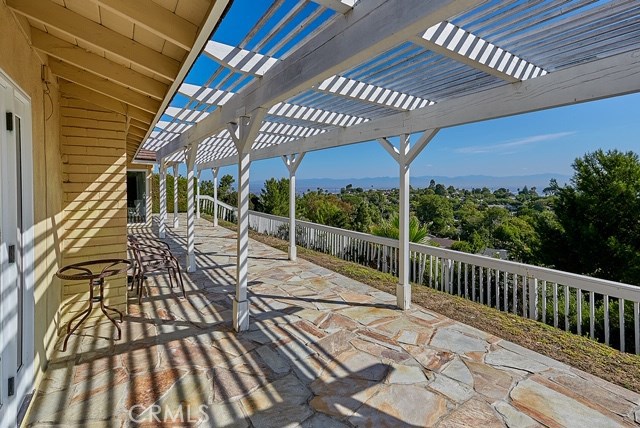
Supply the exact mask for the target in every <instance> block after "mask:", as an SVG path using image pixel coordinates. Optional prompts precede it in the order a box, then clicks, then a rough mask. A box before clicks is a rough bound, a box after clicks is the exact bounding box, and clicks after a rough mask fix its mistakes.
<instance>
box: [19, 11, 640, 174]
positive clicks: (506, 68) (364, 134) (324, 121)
mask: <svg viewBox="0 0 640 428" xmlns="http://www.w3.org/2000/svg"><path fill="white" fill-rule="evenodd" d="M14 1H15V0H14ZM267 3H268V4H269V7H268V8H267V9H266V11H265V12H264V14H263V15H262V16H261V18H260V19H258V21H257V22H256V23H255V25H253V26H251V27H247V28H245V29H243V31H244V34H242V35H241V36H242V37H241V38H240V39H239V40H238V43H237V44H235V45H229V44H227V43H225V42H224V37H222V36H221V35H220V34H218V31H216V32H214V34H213V37H212V38H211V40H209V41H208V42H207V44H206V46H205V47H204V50H203V52H202V54H201V59H200V60H201V61H202V62H203V63H206V64H208V70H210V73H208V78H206V79H204V80H202V78H200V79H198V78H194V77H193V76H191V75H187V77H186V79H185V80H184V81H183V82H182V84H181V85H180V86H179V88H178V90H177V95H176V96H175V98H174V100H173V101H172V103H171V105H169V106H168V108H167V109H166V110H165V111H164V115H163V116H162V118H161V120H159V121H157V122H155V123H154V124H155V128H154V130H153V132H152V133H151V135H150V137H149V138H148V139H147V140H145V142H144V144H143V145H142V146H141V147H142V148H144V149H146V150H152V151H156V152H157V158H158V160H165V161H169V162H182V161H185V159H186V157H185V154H184V153H185V149H186V148H191V150H195V151H196V153H197V154H196V155H195V156H196V160H195V163H196V164H198V166H199V168H203V167H214V166H222V165H229V164H232V163H236V162H237V147H236V144H235V143H234V140H235V139H234V137H235V136H234V135H231V133H230V131H229V128H228V127H229V123H237V122H238V120H239V117H245V116H246V117H259V118H260V119H261V121H260V124H259V129H257V131H256V136H255V138H254V139H253V140H252V142H251V149H250V152H251V158H252V160H257V159H263V158H268V157H275V156H280V155H288V154H292V153H298V152H306V151H310V150H319V149H323V148H328V147H335V146H339V145H344V144H352V143H357V142H362V141H369V140H375V139H380V138H384V137H391V136H396V135H401V134H407V133H416V132H422V131H431V130H434V129H440V128H444V127H448V126H455V125H459V124H464V123H469V122H475V121H481V120H487V119H491V118H496V117H501V116H507V115H512V114H519V113H524V112H528V111H534V110H540V109H545V108H552V107H556V106H561V105H566V104H573V103H578V102H584V101H589V100H594V99H599V98H605V97H611V96H616V95H622V94H627V93H632V92H638V91H640V80H639V79H638V78H637V76H638V73H639V72H640V3H638V2H637V1H636V0H537V1H535V2H531V1H525V0H456V1H453V0H438V1H429V2H425V1H423V0H403V1H401V2H400V1H383V0H360V1H358V2H355V1H347V0H343V1H340V0H317V1H314V2H310V1H308V0H269V1H268V2H267ZM233 7H241V2H240V3H236V4H234V5H233V6H232V7H231V11H233ZM221 25H224V20H223V23H222V24H221ZM198 80H200V81H198ZM232 131H233V129H232ZM236 139H237V138H236Z"/></svg>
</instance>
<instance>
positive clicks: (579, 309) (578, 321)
mask: <svg viewBox="0 0 640 428" xmlns="http://www.w3.org/2000/svg"><path fill="white" fill-rule="evenodd" d="M576 324H577V325H576V331H577V333H578V336H582V290H581V289H579V288H576Z"/></svg>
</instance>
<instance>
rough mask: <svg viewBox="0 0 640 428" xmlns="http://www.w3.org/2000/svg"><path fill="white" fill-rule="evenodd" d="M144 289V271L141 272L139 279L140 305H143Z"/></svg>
mask: <svg viewBox="0 0 640 428" xmlns="http://www.w3.org/2000/svg"><path fill="white" fill-rule="evenodd" d="M143 289H144V271H142V270H141V271H140V276H139V277H138V304H139V305H141V304H142V290H143Z"/></svg>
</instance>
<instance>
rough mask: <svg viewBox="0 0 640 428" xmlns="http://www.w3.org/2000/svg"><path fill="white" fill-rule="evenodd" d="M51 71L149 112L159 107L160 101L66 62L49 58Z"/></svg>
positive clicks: (153, 112) (154, 111)
mask: <svg viewBox="0 0 640 428" xmlns="http://www.w3.org/2000/svg"><path fill="white" fill-rule="evenodd" d="M49 67H50V68H51V72H52V73H53V74H55V75H56V76H59V77H62V78H63V79H65V80H68V81H70V82H75V83H77V84H78V85H81V86H84V87H86V88H89V89H92V90H94V91H96V92H99V93H101V94H103V95H106V96H108V97H111V98H115V99H116V100H119V101H122V102H124V103H126V104H129V105H132V106H134V107H138V108H140V109H142V110H145V111H148V112H149V113H152V114H155V113H156V112H157V111H158V109H159V108H160V102H159V101H158V100H154V99H152V98H149V97H147V96H144V95H142V94H140V93H138V92H135V91H132V90H131V89H127V88H125V87H124V86H120V85H118V84H117V83H113V82H110V81H109V80H107V79H103V78H101V77H98V76H95V75H93V74H91V73H89V72H88V71H85V70H82V69H81V68H78V67H76V66H73V65H71V64H67V63H66V62H62V61H60V60H57V59H53V58H51V59H50V60H49Z"/></svg>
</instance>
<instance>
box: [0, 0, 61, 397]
mask: <svg viewBox="0 0 640 428" xmlns="http://www.w3.org/2000/svg"><path fill="white" fill-rule="evenodd" d="M27 36H28V35H26V34H25V33H24V32H23V31H22V29H21V27H20V25H19V23H18V21H17V20H16V18H15V17H14V16H13V14H12V13H11V12H10V11H9V9H8V8H7V7H6V6H5V2H0V69H2V71H3V72H4V73H5V74H7V75H8V76H9V77H10V78H11V79H12V80H13V81H14V82H15V84H16V85H17V86H18V87H20V89H21V90H23V91H24V92H25V93H26V94H27V95H28V96H29V98H30V99H31V114H32V129H31V131H32V139H33V171H34V176H33V192H34V200H33V210H34V212H33V214H34V235H35V247H34V260H35V290H34V297H35V311H34V312H35V313H34V314H29V315H30V316H33V317H34V319H35V324H34V337H33V338H32V339H31V340H33V341H34V346H35V361H34V365H35V367H36V370H35V376H36V386H37V383H38V382H39V381H40V379H41V378H42V374H43V373H44V370H45V369H46V366H47V362H48V358H50V356H51V354H52V353H53V351H54V346H53V345H54V344H55V343H56V341H57V339H58V336H57V334H58V328H59V327H60V319H59V312H58V311H59V308H60V300H61V296H62V289H61V285H60V281H58V279H57V278H56V277H55V273H56V271H57V270H58V268H59V267H60V261H61V254H60V239H61V235H62V199H63V195H62V164H61V159H60V140H59V138H60V126H59V121H60V111H59V96H58V85H57V84H56V82H52V81H50V82H48V83H47V84H46V85H45V84H44V83H43V81H42V79H41V76H42V65H43V57H42V56H39V55H38V54H37V53H36V52H35V51H34V50H33V49H32V48H31V47H30V46H29V41H28V39H27ZM45 62H46V61H45Z"/></svg>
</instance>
